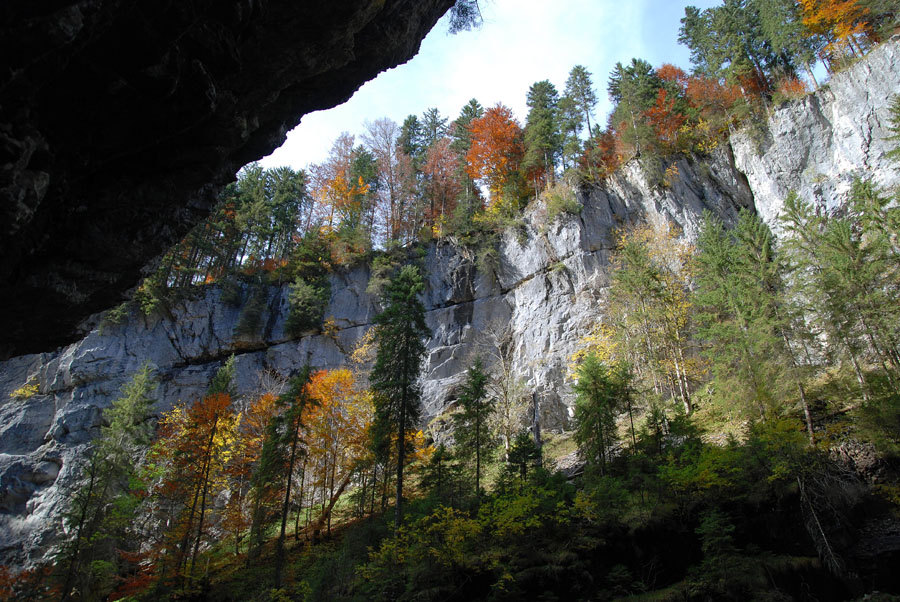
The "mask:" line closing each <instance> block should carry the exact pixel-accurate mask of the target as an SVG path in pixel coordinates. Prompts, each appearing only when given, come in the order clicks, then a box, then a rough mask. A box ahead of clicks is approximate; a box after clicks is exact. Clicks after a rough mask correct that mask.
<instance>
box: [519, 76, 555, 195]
mask: <svg viewBox="0 0 900 602" xmlns="http://www.w3.org/2000/svg"><path fill="white" fill-rule="evenodd" d="M527 104H528V108H529V111H528V117H527V119H526V122H525V156H524V157H523V159H522V169H523V170H525V172H526V176H530V180H531V181H532V183H533V184H534V188H535V195H537V194H538V193H539V192H540V190H539V184H546V183H547V182H551V181H552V180H553V176H554V172H555V170H556V162H557V159H558V157H559V154H560V152H561V150H562V139H561V136H560V131H559V116H558V104H559V93H557V91H556V87H555V86H554V85H553V84H551V83H550V82H549V81H547V80H544V81H539V82H536V83H534V84H532V86H531V88H530V89H529V90H528V99H527Z"/></svg>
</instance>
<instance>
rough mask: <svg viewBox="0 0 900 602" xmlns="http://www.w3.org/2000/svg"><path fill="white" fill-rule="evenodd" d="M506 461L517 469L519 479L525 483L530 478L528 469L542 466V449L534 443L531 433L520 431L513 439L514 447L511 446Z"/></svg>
mask: <svg viewBox="0 0 900 602" xmlns="http://www.w3.org/2000/svg"><path fill="white" fill-rule="evenodd" d="M506 460H507V464H508V465H509V466H510V467H511V468H513V469H515V471H516V472H517V473H518V475H519V478H520V479H521V480H522V481H523V482H524V481H525V480H526V479H527V478H528V468H529V467H530V466H535V465H540V463H541V448H540V447H538V445H537V443H535V442H534V438H533V437H532V436H531V433H529V432H527V431H520V432H519V433H517V434H516V436H515V438H514V439H513V441H512V445H510V446H509V453H507V459H506Z"/></svg>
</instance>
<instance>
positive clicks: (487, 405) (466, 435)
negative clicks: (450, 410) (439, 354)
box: [453, 358, 493, 496]
mask: <svg viewBox="0 0 900 602" xmlns="http://www.w3.org/2000/svg"><path fill="white" fill-rule="evenodd" d="M487 380H488V377H487V374H486V373H485V371H484V369H483V367H482V363H481V358H475V361H474V362H473V363H472V367H471V368H469V370H468V373H467V374H466V382H465V383H464V384H463V387H462V391H461V392H460V394H459V399H458V402H459V405H460V408H461V411H460V412H459V413H458V414H456V415H454V417H453V418H454V429H453V436H454V438H455V439H456V444H457V446H458V448H459V450H460V453H461V454H464V455H469V456H471V455H473V454H474V456H475V495H476V496H480V495H481V467H482V463H483V461H484V458H485V455H486V452H487V450H488V449H489V447H490V435H489V431H488V418H489V417H490V414H491V411H492V409H493V408H492V404H491V400H490V399H488V396H487Z"/></svg>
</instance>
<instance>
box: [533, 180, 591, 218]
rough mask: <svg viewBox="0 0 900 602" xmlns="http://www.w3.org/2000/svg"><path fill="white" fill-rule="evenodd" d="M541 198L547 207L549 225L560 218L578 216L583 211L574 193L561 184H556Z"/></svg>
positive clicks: (569, 187) (568, 187)
mask: <svg viewBox="0 0 900 602" xmlns="http://www.w3.org/2000/svg"><path fill="white" fill-rule="evenodd" d="M541 196H542V198H543V199H544V203H546V205H547V222H548V223H551V224H552V223H553V222H554V221H555V220H556V219H557V218H558V217H560V216H565V215H578V214H580V213H581V210H582V209H583V206H582V205H581V203H579V202H578V199H577V198H576V196H575V191H574V190H573V189H572V187H571V186H568V185H567V184H565V183H563V182H556V183H555V184H553V185H552V186H551V187H550V188H548V189H547V190H545V191H544V193H543V194H542V195H541Z"/></svg>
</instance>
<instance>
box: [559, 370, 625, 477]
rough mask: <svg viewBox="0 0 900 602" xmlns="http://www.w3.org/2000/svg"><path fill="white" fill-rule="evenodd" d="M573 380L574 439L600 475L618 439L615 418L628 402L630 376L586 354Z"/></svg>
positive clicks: (589, 464) (586, 459) (604, 469)
mask: <svg viewBox="0 0 900 602" xmlns="http://www.w3.org/2000/svg"><path fill="white" fill-rule="evenodd" d="M576 378H577V379H578V381H577V382H576V383H575V386H574V387H573V389H574V390H575V395H576V398H575V440H576V441H577V442H578V445H579V449H580V450H581V452H582V454H583V455H584V459H585V461H586V462H587V464H588V466H590V467H591V468H592V469H594V470H598V471H599V472H600V473H601V474H603V473H604V472H605V471H606V465H607V463H608V462H609V455H610V450H611V449H612V448H613V447H615V445H616V442H617V439H618V435H617V433H616V416H617V415H618V413H619V411H621V410H623V409H625V407H626V406H627V404H628V403H630V402H629V398H630V396H631V385H630V381H631V376H630V374H629V373H628V370H627V369H625V368H623V367H616V368H612V369H611V368H609V367H607V366H605V365H604V364H603V363H602V362H600V359H599V358H598V357H597V355H596V354H594V353H588V355H587V356H585V358H584V359H583V360H582V362H581V365H579V366H578V371H577V373H576Z"/></svg>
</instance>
